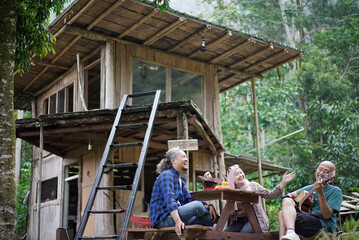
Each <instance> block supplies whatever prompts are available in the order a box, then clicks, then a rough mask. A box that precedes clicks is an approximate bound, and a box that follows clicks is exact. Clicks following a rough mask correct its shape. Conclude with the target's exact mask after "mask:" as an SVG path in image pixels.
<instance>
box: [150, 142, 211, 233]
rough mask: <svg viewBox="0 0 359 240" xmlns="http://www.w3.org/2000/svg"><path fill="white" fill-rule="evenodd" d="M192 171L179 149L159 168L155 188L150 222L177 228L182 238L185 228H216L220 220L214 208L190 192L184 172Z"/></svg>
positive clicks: (172, 151) (183, 153)
mask: <svg viewBox="0 0 359 240" xmlns="http://www.w3.org/2000/svg"><path fill="white" fill-rule="evenodd" d="M187 170H188V159H187V156H186V153H185V152H184V151H182V150H181V149H180V148H179V147H176V148H172V149H170V150H168V151H167V153H166V156H165V158H164V159H162V160H161V162H160V163H159V164H158V165H157V172H158V173H160V175H159V176H158V177H157V179H156V182H155V184H154V186H153V190H152V196H151V203H150V219H151V223H152V226H153V227H155V228H161V227H172V226H175V231H176V233H177V234H178V235H181V230H182V229H184V226H185V225H191V224H196V225H203V226H213V223H214V222H216V221H217V214H216V210H215V209H214V207H213V205H211V204H210V205H207V204H206V203H204V202H199V201H195V200H194V199H193V198H192V196H191V195H190V193H189V192H188V190H187V187H186V183H185V178H184V176H183V173H184V172H185V171H187Z"/></svg>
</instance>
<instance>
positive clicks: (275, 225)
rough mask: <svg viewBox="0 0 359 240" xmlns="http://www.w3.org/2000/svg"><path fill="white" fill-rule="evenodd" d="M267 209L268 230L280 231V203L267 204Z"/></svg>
mask: <svg viewBox="0 0 359 240" xmlns="http://www.w3.org/2000/svg"><path fill="white" fill-rule="evenodd" d="M266 210H267V216H268V219H269V228H268V232H270V231H278V230H279V222H278V214H279V211H280V210H281V207H280V205H267V206H266Z"/></svg>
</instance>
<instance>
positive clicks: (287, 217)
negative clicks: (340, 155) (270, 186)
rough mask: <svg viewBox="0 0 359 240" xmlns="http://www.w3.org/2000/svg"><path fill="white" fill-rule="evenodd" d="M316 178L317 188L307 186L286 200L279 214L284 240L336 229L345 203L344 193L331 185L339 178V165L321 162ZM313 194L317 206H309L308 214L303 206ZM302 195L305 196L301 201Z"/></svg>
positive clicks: (292, 239) (313, 201)
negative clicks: (338, 216) (336, 177)
mask: <svg viewBox="0 0 359 240" xmlns="http://www.w3.org/2000/svg"><path fill="white" fill-rule="evenodd" d="M315 176H316V182H315V183H314V184H313V185H308V186H305V187H303V188H301V189H299V190H297V191H294V192H292V193H289V194H288V195H286V196H284V197H283V202H282V210H281V211H280V212H279V236H280V239H281V240H299V239H300V238H299V236H298V235H302V236H304V237H311V236H313V235H315V234H316V233H318V232H319V231H320V230H321V229H323V228H324V229H325V230H327V231H329V232H333V231H334V230H335V229H336V226H337V224H336V222H337V215H338V213H339V211H340V206H341V204H342V191H341V190H340V188H338V187H336V186H331V185H329V181H330V180H332V179H333V178H334V177H335V165H334V164H333V163H332V162H330V161H323V162H321V163H320V164H319V166H318V168H317V170H316V175H315ZM307 192H308V193H307ZM312 192H313V195H314V198H313V197H312V199H313V200H312V203H313V206H312V207H311V208H310V207H309V208H308V207H307V212H305V208H304V207H302V206H304V205H305V204H304V202H305V199H307V198H309V199H310V196H311V193H312ZM306 193H307V194H306ZM302 195H305V196H304V197H302V198H301V196H302ZM309 202H310V201H309ZM309 205H310V204H309ZM297 234H298V235H297Z"/></svg>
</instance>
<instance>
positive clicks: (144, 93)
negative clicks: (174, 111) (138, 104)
mask: <svg viewBox="0 0 359 240" xmlns="http://www.w3.org/2000/svg"><path fill="white" fill-rule="evenodd" d="M153 94H156V91H148V92H139V93H132V94H128V97H132V98H133V97H142V96H147V95H153Z"/></svg>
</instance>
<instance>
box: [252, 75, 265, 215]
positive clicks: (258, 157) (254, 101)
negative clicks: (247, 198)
mask: <svg viewBox="0 0 359 240" xmlns="http://www.w3.org/2000/svg"><path fill="white" fill-rule="evenodd" d="M252 101H253V109H254V123H255V130H256V147H257V163H258V178H259V184H260V185H262V186H263V179H262V161H261V151H260V146H259V127H258V114H257V99H256V86H255V80H254V78H252ZM262 205H263V208H264V209H265V203H264V200H263V202H262Z"/></svg>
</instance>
